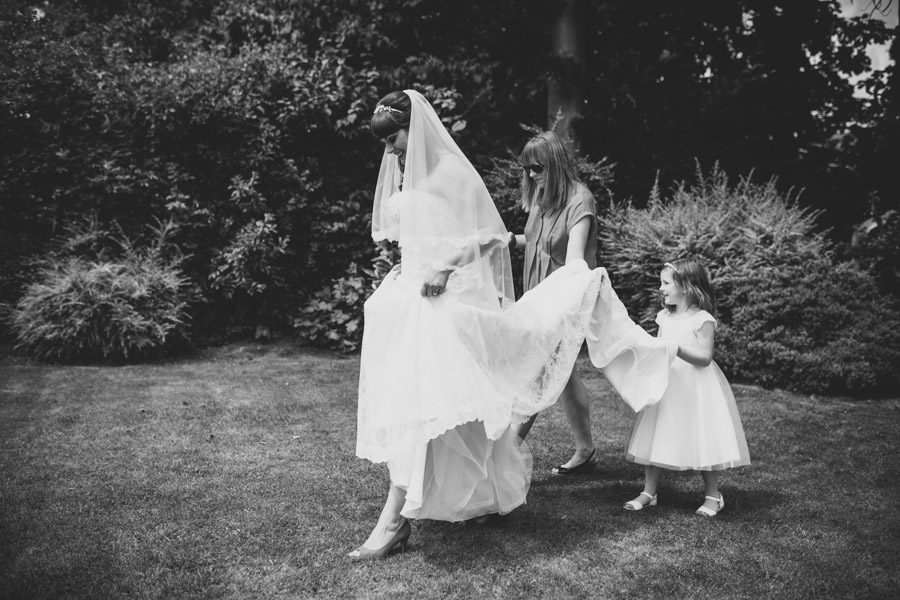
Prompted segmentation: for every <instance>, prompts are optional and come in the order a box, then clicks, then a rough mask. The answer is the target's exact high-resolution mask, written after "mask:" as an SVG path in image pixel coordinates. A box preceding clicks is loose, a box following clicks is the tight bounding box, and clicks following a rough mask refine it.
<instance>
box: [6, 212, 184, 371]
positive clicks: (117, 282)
mask: <svg viewBox="0 0 900 600" xmlns="http://www.w3.org/2000/svg"><path fill="white" fill-rule="evenodd" d="M155 231H156V233H157V237H156V240H155V242H154V243H152V244H150V245H148V246H144V247H138V246H136V245H135V244H133V243H132V242H131V241H130V240H127V239H124V238H119V237H116V236H114V235H112V234H110V233H109V232H108V231H106V230H104V229H102V228H101V227H99V225H98V224H97V222H96V221H95V220H92V221H89V222H88V223H87V224H86V225H84V226H79V227H75V228H73V229H72V230H70V232H69V235H68V236H67V237H66V238H65V239H64V240H63V241H62V243H61V244H60V247H59V248H58V250H56V251H54V252H53V253H51V254H49V255H48V256H47V257H45V258H44V259H42V260H41V261H39V263H38V265H39V266H38V268H37V271H36V274H35V276H34V278H33V281H32V282H31V283H30V284H28V285H27V286H26V288H25V291H24V294H23V295H22V297H21V298H20V299H19V301H18V302H17V304H16V305H15V307H14V308H13V310H12V311H11V315H10V320H11V329H12V330H13V333H14V335H15V337H16V340H17V346H18V347H19V348H20V349H22V350H24V351H25V352H27V353H28V354H29V355H31V356H33V357H35V358H38V359H40V360H45V361H58V362H79V363H85V362H94V361H110V362H119V361H124V360H129V359H135V358H140V357H147V356H151V355H158V354H160V353H162V352H163V351H164V350H166V349H167V348H171V347H173V345H174V344H175V343H176V342H179V341H184V340H186V339H187V331H186V324H185V321H186V314H185V307H186V305H187V302H186V299H185V286H186V283H187V280H186V278H185V277H184V276H183V275H182V273H181V271H180V269H179V267H178V263H179V261H180V257H178V256H177V254H175V255H173V254H171V253H170V252H169V250H168V249H167V248H166V245H167V241H166V240H167V238H168V236H169V235H170V234H171V233H172V232H171V230H170V229H168V228H167V226H166V225H161V226H160V228H158V229H156V230H155Z"/></svg>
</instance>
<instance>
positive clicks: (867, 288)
mask: <svg viewBox="0 0 900 600" xmlns="http://www.w3.org/2000/svg"><path fill="white" fill-rule="evenodd" d="M729 300H730V301H731V303H732V318H731V321H730V322H729V323H728V324H727V325H724V326H723V327H721V328H720V331H719V334H720V336H719V337H720V338H721V343H720V345H719V350H720V353H719V355H720V357H721V358H720V360H719V362H720V363H721V365H722V367H723V368H725V369H728V370H729V372H730V373H731V374H732V375H733V376H734V377H736V378H738V379H740V380H744V381H753V382H755V383H758V384H760V385H765V386H785V387H791V388H794V389H799V390H803V391H806V392H816V393H844V392H849V393H853V394H876V393H883V392H891V391H894V390H897V389H900V372H898V371H897V369H896V365H900V319H898V316H897V315H898V308H900V306H897V303H896V302H894V301H893V299H891V298H888V297H885V296H882V295H881V294H880V293H879V291H878V288H877V287H876V285H875V282H874V281H873V279H872V277H871V276H869V274H868V273H866V272H865V271H861V270H860V269H859V267H858V265H856V264H854V263H846V262H845V263H838V264H833V263H832V262H831V261H830V260H829V259H828V258H819V259H816V260H811V261H809V262H807V263H806V264H803V265H797V264H789V265H783V266H780V267H767V268H762V269H759V270H757V271H756V272H755V273H754V274H753V275H751V276H750V277H748V278H747V279H744V280H742V281H740V282H736V283H735V285H734V287H733V291H732V295H731V297H730V298H729Z"/></svg>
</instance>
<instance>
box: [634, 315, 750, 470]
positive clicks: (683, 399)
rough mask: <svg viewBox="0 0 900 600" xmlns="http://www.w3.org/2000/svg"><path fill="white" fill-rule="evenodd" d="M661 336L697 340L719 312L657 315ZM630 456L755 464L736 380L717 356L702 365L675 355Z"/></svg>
mask: <svg viewBox="0 0 900 600" xmlns="http://www.w3.org/2000/svg"><path fill="white" fill-rule="evenodd" d="M656 322H657V323H658V324H659V337H660V338H662V339H664V340H672V341H675V342H677V343H679V344H681V345H682V346H687V347H690V346H696V344H697V337H696V332H697V331H698V330H699V329H700V327H701V326H702V325H703V324H704V323H707V322H711V323H713V324H714V325H716V320H715V318H714V317H713V316H712V315H711V314H709V313H708V312H707V311H705V310H700V311H698V312H696V313H693V314H684V315H679V316H672V315H670V314H669V312H668V311H667V310H665V309H663V310H661V311H660V312H659V314H658V315H657V316H656ZM626 457H627V459H628V460H630V461H633V462H636V463H639V464H642V465H655V466H658V467H663V468H665V469H673V470H687V469H696V470H701V471H718V470H721V469H727V468H731V467H739V466H742V465H748V464H750V453H749V451H748V450H747V440H746V439H745V437H744V428H743V426H742V425H741V417H740V415H739V414H738V411H737V405H736V404H735V401H734V394H733V393H732V391H731V386H730V385H729V384H728V380H727V379H725V375H724V374H723V373H722V370H721V369H719V366H718V365H717V364H716V363H715V362H712V363H710V364H709V365H708V366H706V367H697V366H694V365H691V364H690V363H688V362H686V361H684V360H681V359H675V360H674V361H673V362H672V366H671V369H670V371H669V387H668V388H667V389H666V392H665V394H664V395H663V397H662V399H661V400H660V401H659V402H658V403H657V404H655V405H653V406H647V407H646V408H644V409H643V410H641V412H640V413H639V414H638V417H637V421H636V422H635V425H634V430H633V432H632V434H631V441H630V442H629V444H628V450H627V453H626Z"/></svg>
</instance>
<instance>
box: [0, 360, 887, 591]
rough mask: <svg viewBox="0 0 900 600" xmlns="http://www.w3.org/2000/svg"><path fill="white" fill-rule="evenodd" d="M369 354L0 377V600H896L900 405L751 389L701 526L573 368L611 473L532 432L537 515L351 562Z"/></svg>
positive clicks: (696, 483)
mask: <svg viewBox="0 0 900 600" xmlns="http://www.w3.org/2000/svg"><path fill="white" fill-rule="evenodd" d="M358 369H359V361H358V358H356V357H350V358H344V357H335V356H332V355H330V354H324V353H318V352H313V351H307V350H303V349H295V348H292V347H290V346H287V345H273V346H267V347H264V348H259V347H256V346H228V347H224V348H218V349H214V350H209V351H205V352H203V353H201V354H199V355H197V356H196V357H193V358H190V359H186V360H180V361H177V362H170V363H159V364H151V365H140V366H126V367H56V366H40V365H33V364H29V363H24V362H21V361H16V360H14V359H10V358H6V359H4V360H2V361H0V598H3V599H7V598H9V599H13V598H16V599H18V598H40V599H57V598H78V599H90V600H98V599H104V598H128V599H131V598H165V599H171V598H178V599H180V598H229V599H245V598H285V599H287V598H392V599H393V598H478V599H481V598H503V599H511V598H529V599H530V598H566V599H568V598H640V599H647V598H817V599H818V598H896V597H898V592H897V590H898V588H900V557H898V556H900V519H898V514H900V512H898V508H897V506H896V503H897V501H898V498H900V484H898V480H900V452H898V443H897V442H898V439H900V400H880V401H867V400H846V399H835V398H819V397H809V396H803V395H795V394H791V393H786V392H781V391H768V390H759V389H755V388H748V387H741V386H736V387H735V394H736V396H737V401H738V406H739V408H740V410H741V414H742V417H743V420H744V427H745V430H746V433H747V439H748V442H749V445H750V455H751V459H752V460H753V464H752V465H751V466H749V467H744V468H741V469H737V470H734V471H729V472H727V474H726V475H725V476H724V478H723V482H722V490H723V493H724V495H725V499H726V504H727V505H726V507H725V510H724V511H723V512H722V514H721V515H719V516H718V517H716V518H715V519H711V520H704V519H702V518H700V517H697V516H695V515H694V514H693V511H694V509H695V508H696V507H697V506H699V505H700V503H701V501H702V495H703V494H702V491H703V488H702V482H701V479H700V476H699V474H696V473H665V474H664V476H663V477H664V478H663V484H662V486H661V489H660V493H659V506H658V507H656V508H655V509H648V510H644V511H641V512H637V513H632V512H626V511H624V510H622V508H621V506H622V503H623V502H624V501H625V500H628V499H631V498H633V497H634V496H636V495H637V493H638V492H639V491H640V490H641V480H642V474H643V472H642V469H641V468H640V467H638V466H636V465H633V464H631V463H628V462H626V461H625V460H624V458H623V455H624V448H625V443H626V441H627V438H628V435H629V433H630V428H631V423H632V421H633V414H632V413H631V412H630V409H628V407H627V406H626V405H625V404H624V403H622V402H621V401H619V400H618V399H617V398H616V396H615V395H614V393H613V392H612V391H611V388H610V387H609V385H608V384H607V383H606V382H605V380H604V379H603V377H602V376H601V375H600V374H599V372H597V371H596V370H595V369H593V368H592V367H591V365H590V363H589V362H587V361H586V360H585V359H583V358H582V359H580V360H579V363H578V370H579V372H580V373H581V374H582V375H583V377H584V381H585V384H586V385H587V386H588V390H589V392H590V393H591V396H592V398H593V406H592V410H593V415H594V434H595V437H596V440H597V445H598V449H599V454H600V456H601V462H600V469H599V471H598V472H597V473H595V474H594V475H591V476H588V477H582V478H577V479H574V480H568V479H561V478H558V477H552V476H551V475H550V474H549V471H550V468H551V467H552V466H553V465H555V464H557V463H558V462H560V461H561V460H564V459H566V458H567V457H568V453H569V452H570V451H571V441H570V434H569V431H568V428H567V426H566V424H565V418H564V416H563V414H562V411H561V410H560V409H559V408H553V409H551V410H549V411H547V412H546V413H544V414H543V415H541V417H540V418H539V419H538V422H537V424H536V425H535V427H534V429H533V430H532V433H531V435H530V436H529V444H530V446H531V449H532V452H533V454H534V458H535V472H534V481H533V485H532V488H531V492H530V495H529V498H528V504H527V505H526V506H524V507H521V508H519V509H517V510H516V511H514V512H513V513H512V514H510V515H507V516H505V517H502V518H498V519H496V520H493V521H491V522H489V523H487V524H486V525H482V526H477V525H464V524H452V523H443V522H437V521H417V522H415V523H414V525H413V535H412V538H411V540H410V547H409V549H408V551H407V552H406V553H405V554H403V555H402V556H401V555H399V554H398V555H395V556H393V557H391V558H390V559H388V560H386V561H381V562H377V563H366V564H356V563H351V562H350V561H349V560H348V559H347V558H346V557H345V555H346V553H347V552H348V551H350V550H351V549H353V548H354V547H355V546H356V545H358V544H359V543H361V542H362V541H363V540H364V539H365V537H366V535H367V533H368V531H369V528H370V527H371V526H372V524H373V523H374V521H375V519H376V518H377V515H378V512H379V511H380V508H381V504H382V501H383V498H384V495H385V493H386V491H387V487H388V480H387V471H386V468H385V467H384V466H383V465H373V464H371V463H368V462H365V461H362V460H359V459H357V458H356V457H355V456H354V444H355V428H356V420H355V419H356V385H357V374H358Z"/></svg>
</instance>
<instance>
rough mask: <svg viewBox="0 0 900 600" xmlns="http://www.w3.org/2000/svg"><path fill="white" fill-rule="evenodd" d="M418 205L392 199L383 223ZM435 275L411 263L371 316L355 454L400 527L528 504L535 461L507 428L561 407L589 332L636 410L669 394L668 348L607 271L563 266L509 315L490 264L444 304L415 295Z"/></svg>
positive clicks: (374, 299) (454, 286) (460, 273)
mask: <svg viewBox="0 0 900 600" xmlns="http://www.w3.org/2000/svg"><path fill="white" fill-rule="evenodd" d="M410 201H416V200H415V199H414V198H413V197H411V195H410V194H408V193H402V192H401V193H398V194H395V195H394V197H393V198H392V199H391V200H390V203H392V204H395V205H394V206H390V207H388V210H387V211H386V214H387V215H388V216H389V218H397V219H400V218H402V217H401V214H402V213H403V206H402V205H403V203H404V202H410ZM431 210H438V211H439V207H437V206H435V207H432V209H431ZM448 218H449V216H448ZM428 268H429V265H428V264H424V263H422V262H420V261H418V260H417V257H416V255H415V253H413V252H404V254H403V258H402V261H401V268H400V272H399V274H398V273H396V272H393V273H391V274H389V275H388V276H387V278H386V279H385V280H384V282H382V284H381V285H380V286H379V288H378V289H377V291H376V292H375V293H374V294H373V295H372V296H371V297H370V298H369V300H368V301H367V302H366V305H365V331H364V336H363V349H362V357H361V371H360V385H359V411H358V428H357V433H358V437H357V454H358V455H359V456H360V457H362V458H367V459H370V460H372V461H374V462H386V463H387V464H388V467H389V470H390V474H391V481H392V482H393V483H394V484H395V485H398V486H400V487H403V488H405V489H406V504H405V506H404V508H403V510H402V511H401V514H403V516H405V517H408V518H431V519H441V520H447V521H460V520H465V519H470V518H472V517H476V516H480V515H484V514H488V513H500V514H504V513H507V512H509V511H511V510H512V509H514V508H515V507H517V506H519V505H520V504H522V503H523V502H525V497H526V494H527V492H528V488H529V485H530V480H531V455H530V453H529V451H528V448H527V446H526V445H525V443H524V442H522V441H520V440H519V439H518V437H517V436H516V435H515V434H514V433H513V432H512V431H511V429H510V428H509V426H510V424H511V423H515V422H521V421H523V420H524V419H525V418H527V417H528V416H530V415H531V414H534V413H536V412H538V411H540V410H543V409H544V408H547V407H548V406H550V405H552V404H553V403H554V402H555V401H556V399H557V397H558V396H559V393H560V392H561V391H562V388H563V386H564V385H565V383H566V381H567V379H568V377H569V374H570V372H571V370H572V367H573V365H574V362H575V359H576V357H577V355H578V353H579V351H580V349H581V346H582V343H583V342H584V340H585V336H586V335H588V332H589V331H590V332H591V333H590V336H589V338H590V339H589V350H590V352H591V357H592V360H593V361H594V363H595V364H597V365H598V366H602V367H606V368H607V370H608V371H609V373H608V376H611V380H613V383H614V384H617V386H618V387H619V388H621V390H623V391H624V392H625V394H626V395H627V396H628V398H630V401H631V402H632V403H640V402H645V401H646V402H650V401H653V400H654V399H658V398H659V396H661V394H662V391H663V390H664V389H665V380H666V375H665V373H666V370H667V367H668V361H669V358H668V356H667V350H666V347H665V345H664V344H663V343H662V342H660V341H658V340H655V339H654V338H652V337H651V336H649V335H648V334H646V333H644V332H643V330H642V329H640V327H638V326H637V325H635V324H634V323H632V322H631V320H630V319H629V318H628V316H627V312H625V309H624V307H622V306H621V303H620V302H618V299H617V298H616V297H615V293H614V292H613V291H612V287H611V286H610V285H609V280H608V277H607V276H606V271H605V269H594V270H589V269H588V267H587V264H586V263H585V262H584V261H579V262H577V263H574V264H571V265H568V266H566V267H564V268H562V269H559V270H558V271H556V272H555V273H553V274H552V275H551V276H550V277H548V278H547V279H546V280H545V281H544V282H542V283H541V284H540V285H539V286H537V287H536V288H534V289H533V290H531V291H529V292H528V293H527V294H525V295H524V296H523V297H522V298H521V299H520V300H519V301H518V302H516V303H515V304H513V305H512V306H507V307H506V308H505V309H503V308H502V307H501V302H500V301H499V300H498V293H497V290H496V289H495V288H494V287H493V286H492V285H490V284H489V282H490V279H489V278H484V277H481V276H480V275H479V274H478V273H476V272H475V271H476V270H477V269H482V268H485V267H484V264H483V261H479V262H476V263H471V264H468V265H465V266H463V267H460V268H458V269H457V270H456V271H455V272H454V274H453V275H452V276H451V277H450V280H449V282H448V285H447V290H446V293H444V294H443V295H441V296H437V297H423V296H422V295H421V293H420V290H421V287H422V278H423V276H424V273H425V272H426V271H427V269H428ZM486 281H487V282H488V283H485V282H486ZM613 320H615V322H612V321H613Z"/></svg>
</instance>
